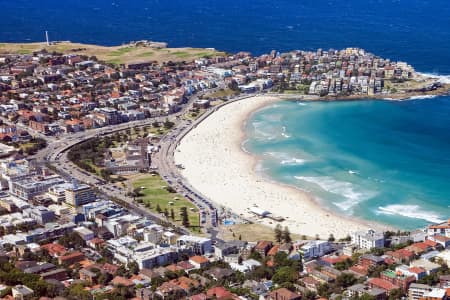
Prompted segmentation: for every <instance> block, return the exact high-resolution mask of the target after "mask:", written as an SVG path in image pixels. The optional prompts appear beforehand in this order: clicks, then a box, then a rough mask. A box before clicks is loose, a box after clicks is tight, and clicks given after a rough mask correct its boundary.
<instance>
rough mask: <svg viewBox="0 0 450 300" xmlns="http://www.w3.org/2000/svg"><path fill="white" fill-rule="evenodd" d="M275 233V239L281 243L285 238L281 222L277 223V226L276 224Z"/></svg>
mask: <svg viewBox="0 0 450 300" xmlns="http://www.w3.org/2000/svg"><path fill="white" fill-rule="evenodd" d="M274 234H275V241H277V243H281V240H282V239H283V231H282V229H281V225H280V224H277V226H275V229H274Z"/></svg>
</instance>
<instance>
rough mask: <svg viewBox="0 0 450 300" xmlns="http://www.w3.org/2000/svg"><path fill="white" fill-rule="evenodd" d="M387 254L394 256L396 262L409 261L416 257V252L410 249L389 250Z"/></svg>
mask: <svg viewBox="0 0 450 300" xmlns="http://www.w3.org/2000/svg"><path fill="white" fill-rule="evenodd" d="M386 255H388V256H390V257H392V258H393V259H394V260H395V262H396V263H399V264H400V263H408V262H410V261H411V260H412V259H414V256H415V254H414V252H412V251H410V250H408V249H405V248H403V249H398V250H396V251H390V252H387V253H386Z"/></svg>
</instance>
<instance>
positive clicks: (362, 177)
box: [243, 97, 450, 229]
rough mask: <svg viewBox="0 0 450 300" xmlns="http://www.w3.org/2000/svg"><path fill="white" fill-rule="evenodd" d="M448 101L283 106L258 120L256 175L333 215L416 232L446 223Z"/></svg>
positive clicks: (250, 145)
mask: <svg viewBox="0 0 450 300" xmlns="http://www.w3.org/2000/svg"><path fill="white" fill-rule="evenodd" d="M449 128H450V97H436V98H429V99H415V100H406V101H390V100H370V101H367V100H361V101H343V102H292V101H284V102H280V103H276V104H274V105H271V106H269V107H266V108H264V109H262V110H260V111H257V112H255V113H254V114H253V115H252V117H251V118H250V120H248V122H247V128H246V129H247V138H248V139H247V141H246V142H245V143H244V145H243V146H244V148H245V149H246V150H247V151H249V152H251V153H253V154H255V155H258V157H259V158H260V163H259V165H258V167H257V169H258V170H259V172H262V173H263V174H264V175H266V176H267V175H268V176H270V177H271V178H272V179H275V180H277V181H279V182H283V183H285V184H289V185H292V186H295V187H298V188H301V189H303V190H306V191H308V192H310V193H311V194H313V195H314V196H315V197H316V199H317V200H318V201H319V202H322V203H323V205H325V206H326V207H328V208H329V209H331V210H332V211H334V212H337V213H340V214H346V215H352V216H357V217H359V218H363V219H368V220H374V221H379V222H381V223H385V224H389V225H393V226H395V227H397V228H402V229H413V228H417V227H421V226H425V225H426V224H429V223H436V222H442V221H445V220H447V219H448V218H449V217H450V208H449V205H450V184H449V178H450V157H449V153H450V130H449Z"/></svg>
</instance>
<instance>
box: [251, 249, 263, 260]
mask: <svg viewBox="0 0 450 300" xmlns="http://www.w3.org/2000/svg"><path fill="white" fill-rule="evenodd" d="M248 258H249V259H254V260H258V261H261V260H262V256H261V254H260V253H259V252H257V251H252V252H251V253H250V255H249V256H248Z"/></svg>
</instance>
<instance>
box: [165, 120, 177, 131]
mask: <svg viewBox="0 0 450 300" xmlns="http://www.w3.org/2000/svg"><path fill="white" fill-rule="evenodd" d="M174 125H175V123H174V122H171V121H169V119H166V120H165V121H164V124H163V126H164V128H166V129H171V128H172V127H173V126H174Z"/></svg>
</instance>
